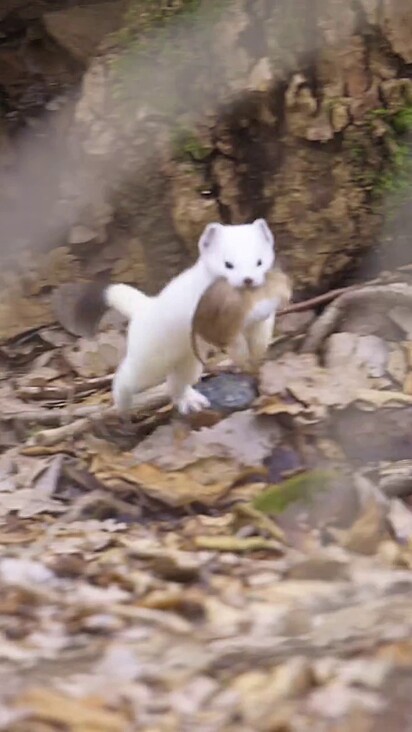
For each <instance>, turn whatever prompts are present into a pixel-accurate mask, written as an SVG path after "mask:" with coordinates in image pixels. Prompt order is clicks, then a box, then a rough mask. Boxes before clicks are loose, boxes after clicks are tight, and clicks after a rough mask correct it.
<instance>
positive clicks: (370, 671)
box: [339, 658, 391, 689]
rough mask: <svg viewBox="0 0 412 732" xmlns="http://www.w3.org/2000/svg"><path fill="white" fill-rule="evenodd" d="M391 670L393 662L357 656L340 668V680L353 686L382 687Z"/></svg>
mask: <svg viewBox="0 0 412 732" xmlns="http://www.w3.org/2000/svg"><path fill="white" fill-rule="evenodd" d="M390 670H391V664H390V663H388V662H387V661H381V660H379V659H369V658H368V659H367V658H355V659H353V660H351V661H347V662H346V663H344V664H342V665H341V666H340V668H339V681H342V682H343V683H346V684H350V685H353V686H361V687H362V686H364V687H366V688H369V689H380V688H381V687H382V686H383V685H384V683H385V681H386V679H387V677H388V674H389V673H390Z"/></svg>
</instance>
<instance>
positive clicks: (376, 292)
mask: <svg viewBox="0 0 412 732" xmlns="http://www.w3.org/2000/svg"><path fill="white" fill-rule="evenodd" d="M376 298H379V300H380V301H381V302H382V300H383V301H386V302H387V303H388V304H389V303H390V304H391V305H393V304H395V305H396V304H402V305H406V306H409V307H411V306H412V287H411V286H410V285H407V284H404V283H402V282H394V283H392V284H386V285H370V284H369V285H365V287H363V288H357V289H356V290H355V289H351V290H346V291H345V293H344V294H343V295H340V297H338V298H337V299H336V300H335V301H334V302H333V303H332V304H331V305H330V306H329V307H327V308H326V310H324V311H323V313H322V314H321V315H320V316H319V318H317V320H315V322H314V323H313V324H312V326H311V327H310V328H309V332H308V335H307V337H306V339H305V341H304V343H303V346H302V353H314V352H316V351H317V350H318V349H319V347H320V345H321V344H322V342H323V341H324V340H325V338H327V337H328V335H330V334H331V333H332V332H333V331H334V329H335V328H336V325H337V323H338V321H339V320H340V319H341V317H342V314H343V312H344V310H345V309H346V308H348V307H349V306H351V305H358V304H360V303H363V302H368V301H370V300H374V299H376Z"/></svg>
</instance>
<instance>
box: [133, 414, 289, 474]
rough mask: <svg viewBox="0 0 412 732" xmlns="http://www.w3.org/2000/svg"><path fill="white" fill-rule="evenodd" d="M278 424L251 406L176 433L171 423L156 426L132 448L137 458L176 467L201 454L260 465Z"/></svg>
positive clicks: (276, 437) (274, 440)
mask: <svg viewBox="0 0 412 732" xmlns="http://www.w3.org/2000/svg"><path fill="white" fill-rule="evenodd" d="M280 434H281V432H280V428H279V426H278V425H277V424H275V423H273V422H269V421H265V420H264V419H259V418H258V417H256V416H255V415H254V413H253V412H252V411H251V410H247V411H245V412H236V413H234V414H232V415H230V416H229V417H227V418H226V419H222V420H221V421H220V422H219V423H218V424H216V425H214V426H213V427H205V428H203V429H201V430H200V431H199V432H190V433H189V434H184V435H182V436H181V437H179V435H178V433H177V432H176V428H175V427H174V426H173V425H165V426H162V427H159V428H158V429H157V430H155V432H154V433H153V434H152V435H150V437H148V438H146V440H143V441H142V442H141V443H140V445H139V446H138V447H137V448H136V449H135V450H134V451H133V455H134V457H135V458H136V459H137V460H138V461H144V462H150V463H152V464H153V465H156V466H159V467H161V468H165V469H169V470H170V469H172V470H177V469H181V468H184V467H185V466H187V465H189V464H191V463H194V462H196V461H197V460H199V459H201V458H209V457H212V458H229V459H232V460H235V461H236V462H237V463H238V464H239V465H243V466H253V465H259V464H260V463H261V462H262V461H263V459H264V458H265V457H266V456H267V455H268V453H269V452H270V451H271V449H272V448H273V446H274V445H275V444H277V442H278V441H279V438H280Z"/></svg>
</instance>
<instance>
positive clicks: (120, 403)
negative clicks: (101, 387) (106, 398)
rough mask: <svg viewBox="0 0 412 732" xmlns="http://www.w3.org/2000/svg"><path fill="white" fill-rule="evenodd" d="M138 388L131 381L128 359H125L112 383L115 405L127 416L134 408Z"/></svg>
mask: <svg viewBox="0 0 412 732" xmlns="http://www.w3.org/2000/svg"><path fill="white" fill-rule="evenodd" d="M135 391H136V389H135V388H134V384H132V383H131V380H130V377H129V373H128V367H127V366H126V361H123V362H122V363H121V364H120V366H119V368H118V369H117V371H116V373H115V375H114V377H113V384H112V394H113V401H114V406H115V407H116V409H117V410H118V412H119V413H120V414H121V415H123V416H125V415H126V414H127V413H129V412H130V410H131V408H132V401H133V394H134V393H135Z"/></svg>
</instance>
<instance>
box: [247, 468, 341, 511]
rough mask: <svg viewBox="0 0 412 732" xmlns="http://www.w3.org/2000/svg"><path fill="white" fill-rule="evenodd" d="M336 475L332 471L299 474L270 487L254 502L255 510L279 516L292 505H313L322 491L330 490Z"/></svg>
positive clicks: (313, 471)
mask: <svg viewBox="0 0 412 732" xmlns="http://www.w3.org/2000/svg"><path fill="white" fill-rule="evenodd" d="M335 478H336V475H335V474H334V473H333V472H332V471H327V470H312V471H310V472H305V473H299V474H298V475H294V476H292V477H291V478H288V479H287V480H285V481H283V482H282V483H279V484H276V485H273V486H270V488H268V489H267V490H265V491H264V492H263V493H261V494H260V496H258V497H257V498H256V499H255V501H254V502H253V508H255V509H257V510H258V511H262V513H266V514H270V513H272V514H278V513H282V512H283V511H285V509H286V508H287V507H288V506H289V505H290V504H292V503H296V502H297V501H304V502H306V503H311V501H312V500H313V498H314V497H315V495H317V494H318V493H319V492H320V491H325V490H328V489H329V488H330V487H331V483H332V481H333V480H334V479H335Z"/></svg>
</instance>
